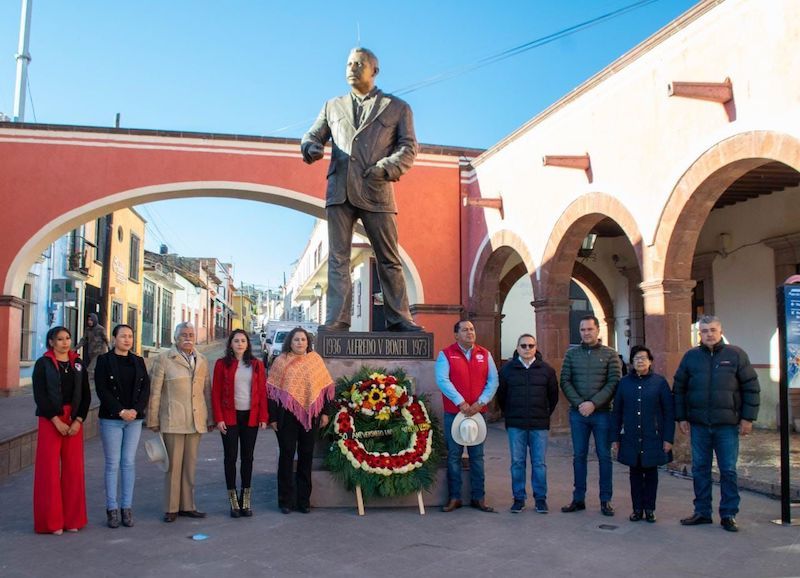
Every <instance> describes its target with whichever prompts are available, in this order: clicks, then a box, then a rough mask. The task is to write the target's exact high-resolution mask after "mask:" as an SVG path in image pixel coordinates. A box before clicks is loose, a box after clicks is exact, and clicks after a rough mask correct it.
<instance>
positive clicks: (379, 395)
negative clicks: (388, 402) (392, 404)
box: [367, 387, 386, 405]
mask: <svg viewBox="0 0 800 578" xmlns="http://www.w3.org/2000/svg"><path fill="white" fill-rule="evenodd" d="M367 399H369V401H370V404H372V405H375V404H376V403H378V402H379V401H383V400H385V399H386V394H385V393H383V392H382V391H381V390H380V389H378V388H377V387H373V388H372V389H371V390H369V395H368V396H367Z"/></svg>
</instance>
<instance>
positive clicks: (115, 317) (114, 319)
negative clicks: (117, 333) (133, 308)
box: [111, 301, 122, 327]
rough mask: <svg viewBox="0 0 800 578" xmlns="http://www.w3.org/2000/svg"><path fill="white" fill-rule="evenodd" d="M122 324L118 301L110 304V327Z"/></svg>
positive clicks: (120, 307) (120, 305)
mask: <svg viewBox="0 0 800 578" xmlns="http://www.w3.org/2000/svg"><path fill="white" fill-rule="evenodd" d="M120 323H122V303H120V302H119V301H112V302H111V327H116V326H117V325H119V324H120Z"/></svg>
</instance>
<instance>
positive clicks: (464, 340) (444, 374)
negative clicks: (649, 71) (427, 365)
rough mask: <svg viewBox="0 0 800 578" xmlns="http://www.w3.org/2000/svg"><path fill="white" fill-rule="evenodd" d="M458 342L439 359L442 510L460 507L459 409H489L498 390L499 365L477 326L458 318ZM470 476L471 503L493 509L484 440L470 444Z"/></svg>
mask: <svg viewBox="0 0 800 578" xmlns="http://www.w3.org/2000/svg"><path fill="white" fill-rule="evenodd" d="M453 331H454V332H455V337H456V342H455V343H453V344H452V345H450V346H448V347H446V348H445V349H444V350H442V351H441V352H440V353H439V357H438V358H437V359H436V367H435V371H436V385H437V386H438V387H439V389H440V390H441V391H442V400H443V403H444V437H445V441H446V442H447V489H448V493H449V501H448V502H447V504H446V505H445V506H443V507H442V511H443V512H452V511H453V510H456V509H458V508H460V507H461V456H462V454H463V453H464V446H462V445H460V444H458V443H456V442H455V441H454V440H453V434H452V427H453V421H455V419H456V415H458V413H459V412H461V413H463V414H464V415H466V416H473V415H475V414H476V413H483V412H484V411H486V404H488V403H489V402H490V401H491V399H492V397H494V392H495V391H496V390H497V384H498V380H497V367H496V366H495V364H494V360H493V359H492V354H491V353H489V351H488V350H487V349H485V348H483V347H481V346H480V345H477V344H476V343H475V326H473V325H472V322H471V321H459V322H458V323H456V324H455V327H453ZM467 451H468V453H469V477H470V485H471V487H472V499H471V501H470V506H472V507H473V508H476V509H478V510H481V511H483V512H494V508H492V507H491V506H489V505H487V504H486V500H485V492H484V474H483V443H480V444H477V445H471V446H467Z"/></svg>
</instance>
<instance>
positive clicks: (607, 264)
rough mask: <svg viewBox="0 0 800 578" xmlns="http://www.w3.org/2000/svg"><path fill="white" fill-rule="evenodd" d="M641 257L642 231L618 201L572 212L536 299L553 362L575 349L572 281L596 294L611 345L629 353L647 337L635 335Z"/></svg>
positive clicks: (560, 421)
mask: <svg viewBox="0 0 800 578" xmlns="http://www.w3.org/2000/svg"><path fill="white" fill-rule="evenodd" d="M641 255H642V238H641V234H640V233H639V229H638V226H637V225H636V223H635V221H634V219H633V217H632V216H631V214H630V213H629V212H628V210H627V209H626V208H625V207H624V206H623V205H622V203H620V202H619V201H618V200H617V199H616V198H614V197H612V196H610V195H607V194H604V193H591V194H588V195H584V196H583V197H580V198H579V199H577V200H576V201H574V202H573V203H571V204H570V205H569V206H568V207H567V209H566V210H565V211H564V213H563V214H562V215H561V218H560V219H559V221H558V222H557V223H556V226H555V227H554V228H553V232H552V233H551V236H550V239H549V240H548V243H547V246H546V249H545V255H544V259H543V261H542V266H541V270H540V274H539V281H538V283H537V284H536V295H537V298H536V299H535V300H534V309H535V312H536V326H537V338H538V340H539V343H540V347H541V349H542V350H543V351H544V352H546V353H545V357H546V359H547V360H548V362H550V363H551V364H552V365H553V366H555V367H557V368H558V367H560V366H561V361H562V360H563V358H564V355H565V353H566V351H567V349H568V348H569V347H570V326H571V322H570V321H571V315H570V313H571V311H572V309H573V307H574V306H575V305H576V304H575V303H574V302H573V301H571V300H570V284H571V283H572V282H573V281H578V282H579V284H581V285H583V287H585V288H586V289H587V290H588V293H591V295H592V298H593V300H594V307H593V309H594V310H595V314H596V316H597V317H598V318H600V321H601V325H605V333H606V340H605V342H606V343H607V344H609V345H611V346H617V347H618V348H619V349H620V350H621V351H622V352H623V353H624V354H627V351H628V349H629V346H630V345H632V344H634V343H633V342H632V337H636V338H637V339H638V338H643V335H638V336H636V335H635V333H636V330H635V328H636V326H637V325H639V326H640V325H641V315H640V313H639V312H640V311H641V305H640V301H641V293H640V290H639V282H640V280H641V272H640V271H641V268H640V264H641ZM573 321H574V322H577V318H576V319H574V320H573ZM573 324H574V323H573ZM566 405H567V404H566V403H562V404H560V407H559V409H558V411H557V412H556V415H555V416H554V418H555V424H554V427H556V428H557V429H565V428H566V427H567V423H568V422H567V407H566Z"/></svg>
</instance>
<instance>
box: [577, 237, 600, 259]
mask: <svg viewBox="0 0 800 578" xmlns="http://www.w3.org/2000/svg"><path fill="white" fill-rule="evenodd" d="M596 242H597V233H589V234H588V235H586V236H585V237H584V238H583V241H582V242H581V248H580V249H578V257H580V258H581V259H588V258H589V257H591V256H592V254H593V253H594V244H595V243H596Z"/></svg>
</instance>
